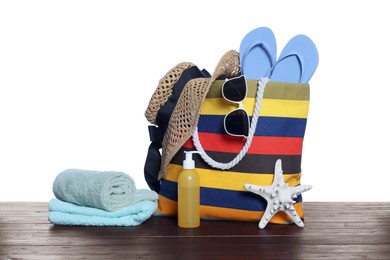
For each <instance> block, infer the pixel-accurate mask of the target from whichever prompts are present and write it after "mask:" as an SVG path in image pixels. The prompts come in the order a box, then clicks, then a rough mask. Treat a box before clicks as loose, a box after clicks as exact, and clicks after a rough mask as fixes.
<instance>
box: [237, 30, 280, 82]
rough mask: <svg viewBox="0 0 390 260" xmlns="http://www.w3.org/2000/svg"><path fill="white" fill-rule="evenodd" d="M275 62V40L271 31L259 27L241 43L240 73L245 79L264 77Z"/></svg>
mask: <svg viewBox="0 0 390 260" xmlns="http://www.w3.org/2000/svg"><path fill="white" fill-rule="evenodd" d="M275 61H276V39H275V36H274V33H273V32H272V31H271V29H269V28H267V27H259V28H256V29H254V30H252V31H250V32H249V33H248V34H247V35H246V36H245V37H244V38H243V39H242V41H241V45H240V66H241V73H242V74H244V75H245V77H246V78H247V79H256V80H257V79H259V78H261V77H265V76H266V75H267V73H268V72H269V70H270V69H271V68H272V67H273V66H274V64H275Z"/></svg>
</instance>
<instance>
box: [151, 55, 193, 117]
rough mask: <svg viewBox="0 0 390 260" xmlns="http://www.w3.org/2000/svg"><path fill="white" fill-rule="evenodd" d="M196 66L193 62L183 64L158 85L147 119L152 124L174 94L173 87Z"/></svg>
mask: <svg viewBox="0 0 390 260" xmlns="http://www.w3.org/2000/svg"><path fill="white" fill-rule="evenodd" d="M193 66H195V65H194V64H193V63H191V62H181V63H179V64H177V65H176V66H175V67H173V68H172V69H170V70H169V71H168V72H167V73H166V74H165V75H164V77H162V78H161V79H160V81H159V83H158V86H157V88H156V90H155V91H154V93H153V95H152V97H151V98H150V101H149V105H148V108H147V109H146V111H145V117H146V119H147V120H148V121H149V122H150V123H151V124H157V123H156V117H157V114H158V111H159V110H160V108H161V107H162V106H163V105H164V104H165V103H166V102H167V100H168V98H169V97H170V96H171V95H172V93H173V86H174V85H175V83H176V82H177V81H178V80H179V79H180V76H181V74H182V73H183V72H184V71H185V70H186V69H188V68H190V67H193Z"/></svg>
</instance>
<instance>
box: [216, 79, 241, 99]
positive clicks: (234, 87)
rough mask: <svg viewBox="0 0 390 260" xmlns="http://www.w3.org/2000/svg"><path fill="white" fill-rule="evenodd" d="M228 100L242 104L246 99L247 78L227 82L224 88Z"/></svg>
mask: <svg viewBox="0 0 390 260" xmlns="http://www.w3.org/2000/svg"><path fill="white" fill-rule="evenodd" d="M222 91H223V95H224V96H225V98H226V99H228V100H230V101H233V102H241V101H243V100H244V99H245V97H246V83H245V77H244V76H241V77H239V78H234V79H230V80H228V81H226V82H225V83H224V85H223V88H222Z"/></svg>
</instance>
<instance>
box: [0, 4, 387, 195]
mask: <svg viewBox="0 0 390 260" xmlns="http://www.w3.org/2000/svg"><path fill="white" fill-rule="evenodd" d="M385 4H387V3H386V1H356V0H354V1H346V0H344V1H299V0H296V1H275V0H272V1H269V0H268V1H245V0H240V1H230V0H229V1H226V0H225V1H203V0H202V1H199V0H197V1H171V0H164V1H1V2H0V201H49V200H50V199H51V198H52V197H53V194H52V183H53V181H54V178H55V177H56V175H57V174H58V173H59V172H61V171H62V170H65V169H68V168H80V169H88V170H114V171H123V172H126V173H128V174H129V175H131V176H132V177H133V178H134V179H135V181H136V185H137V187H138V188H146V187H147V185H146V183H145V181H144V177H143V166H144V160H145V156H146V151H147V148H148V145H149V138H148V132H147V126H148V122H147V120H146V118H145V117H144V111H145V109H146V107H147V105H148V103H149V99H150V97H151V95H152V94H153V92H154V90H155V88H156V86H157V84H158V81H159V80H160V78H161V77H162V76H163V75H164V74H165V73H166V72H167V71H168V70H169V69H170V68H171V67H173V66H174V65H176V64H177V63H179V62H182V61H191V62H193V63H195V64H197V65H198V66H199V67H200V68H206V69H207V70H209V71H210V72H212V71H213V70H214V67H215V66H216V64H217V63H218V61H219V59H220V57H221V56H222V55H223V54H224V53H225V52H226V51H228V50H230V49H235V50H238V49H239V45H240V42H241V40H242V38H243V37H244V36H245V34H246V33H248V32H249V31H251V30H252V29H254V28H256V27H261V26H266V27H269V28H271V29H272V30H273V31H274V33H275V36H276V40H277V44H278V53H279V52H280V51H281V49H282V48H283V46H284V45H285V44H286V43H287V41H288V40H289V39H290V38H291V37H293V36H295V35H296V34H306V35H307V36H309V37H310V38H311V39H312V40H313V41H314V42H315V44H316V45H317V48H318V51H319V56H320V61H319V65H318V68H317V71H316V73H315V74H314V76H313V78H312V80H311V81H310V85H311V105H310V111H309V120H308V125H307V129H306V136H305V141H304V151H303V161H302V169H303V177H302V184H312V185H313V186H314V188H313V190H311V191H309V192H307V193H305V194H304V200H305V201H390V192H389V183H390V177H389V176H390V171H389V164H388V162H389V152H388V148H389V146H390V140H389V131H390V129H389V124H388V122H389V117H388V112H389V105H388V104H389V97H388V93H389V88H390V86H389V83H388V82H389V81H388V77H389V75H390V70H389V61H390V54H389V48H390V47H389V46H390V40H389V37H388V28H387V27H388V24H390V16H389V15H388V8H387V5H385Z"/></svg>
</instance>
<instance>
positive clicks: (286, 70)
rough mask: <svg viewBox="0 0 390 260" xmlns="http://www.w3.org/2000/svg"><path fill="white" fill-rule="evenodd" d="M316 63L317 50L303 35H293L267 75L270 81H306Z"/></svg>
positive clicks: (312, 72)
mask: <svg viewBox="0 0 390 260" xmlns="http://www.w3.org/2000/svg"><path fill="white" fill-rule="evenodd" d="M317 65H318V51H317V48H316V46H315V44H314V42H313V41H312V40H311V39H310V38H309V37H307V36H305V35H302V34H300V35H297V36H295V37H293V38H292V39H291V40H290V41H289V42H288V43H287V44H286V46H285V47H284V49H283V50H282V52H281V53H280V55H279V59H278V60H277V62H276V64H275V65H274V67H273V68H272V69H271V70H270V72H269V74H268V75H267V76H268V77H269V78H270V79H271V80H272V81H279V82H291V83H302V84H305V83H308V82H309V80H310V78H311V77H312V76H313V74H314V72H315V70H316V68H317Z"/></svg>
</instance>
